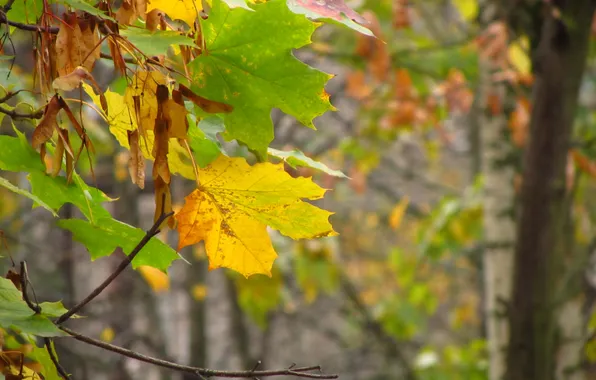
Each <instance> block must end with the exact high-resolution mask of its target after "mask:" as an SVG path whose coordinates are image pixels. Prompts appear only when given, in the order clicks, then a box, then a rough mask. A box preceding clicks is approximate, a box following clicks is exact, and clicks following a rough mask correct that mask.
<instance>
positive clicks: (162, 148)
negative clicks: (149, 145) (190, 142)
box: [152, 84, 171, 184]
mask: <svg viewBox="0 0 596 380" xmlns="http://www.w3.org/2000/svg"><path fill="white" fill-rule="evenodd" d="M156 97H157V102H158V106H157V108H158V111H157V117H156V119H155V128H154V131H153V132H154V134H155V141H154V144H153V152H152V154H153V158H155V162H154V164H153V179H156V178H157V177H161V178H162V179H163V180H164V182H165V183H167V184H169V183H170V181H171V174H170V168H169V166H168V152H169V141H168V140H169V135H168V134H169V133H168V122H167V119H166V118H165V115H164V112H163V104H164V103H165V102H167V101H168V100H169V99H168V97H169V92H168V88H167V87H166V86H164V85H161V84H160V85H158V86H157V91H156Z"/></svg>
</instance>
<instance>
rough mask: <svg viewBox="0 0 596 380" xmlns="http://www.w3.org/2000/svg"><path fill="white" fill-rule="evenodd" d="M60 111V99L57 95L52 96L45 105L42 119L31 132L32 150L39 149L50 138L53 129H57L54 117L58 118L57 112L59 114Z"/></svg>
mask: <svg viewBox="0 0 596 380" xmlns="http://www.w3.org/2000/svg"><path fill="white" fill-rule="evenodd" d="M61 109H62V102H61V101H60V97H59V96H58V95H54V96H53V97H52V99H50V101H49V103H48V104H47V105H46V109H45V111H44V114H43V117H42V118H41V120H40V121H39V124H37V127H36V128H35V130H34V131H33V136H32V139H31V145H32V146H33V149H39V148H41V146H42V145H43V144H45V143H46V142H47V141H48V140H49V139H50V138H52V134H53V133H54V129H56V128H58V123H57V122H56V117H57V116H58V112H60V110H61Z"/></svg>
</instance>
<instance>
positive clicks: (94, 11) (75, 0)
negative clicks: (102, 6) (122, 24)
mask: <svg viewBox="0 0 596 380" xmlns="http://www.w3.org/2000/svg"><path fill="white" fill-rule="evenodd" d="M62 1H63V2H64V3H65V4H66V5H68V6H70V7H71V8H74V9H77V10H80V11H84V12H87V13H89V14H90V15H94V16H98V17H101V18H103V19H105V20H110V21H114V22H115V21H116V20H114V19H113V18H112V17H110V16H108V15H107V14H105V13H104V12H102V11H100V10H99V9H98V8H96V7H94V6H93V5H91V4H89V3H87V2H85V1H84V0H62Z"/></svg>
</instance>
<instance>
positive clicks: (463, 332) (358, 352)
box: [0, 0, 596, 380]
mask: <svg viewBox="0 0 596 380" xmlns="http://www.w3.org/2000/svg"><path fill="white" fill-rule="evenodd" d="M347 3H348V4H349V5H350V6H351V7H353V8H354V9H355V10H357V11H358V12H359V13H360V14H362V15H363V16H364V17H365V18H366V19H367V20H369V21H370V28H371V30H373V32H374V33H375V34H376V35H377V36H378V37H379V38H378V39H374V38H371V37H366V36H363V35H360V34H358V33H355V32H354V31H352V30H349V29H347V28H344V27H343V26H341V25H333V24H331V25H329V24H325V25H323V26H321V27H320V28H319V30H318V31H317V32H316V34H315V36H314V43H313V44H312V45H311V46H310V47H308V48H305V49H302V50H300V51H297V52H296V53H295V54H296V55H297V56H298V57H299V58H300V59H301V60H303V61H304V62H306V63H308V64H309V65H311V66H314V67H316V68H318V69H321V70H323V71H326V72H328V73H332V74H334V75H335V77H334V79H332V80H331V81H330V82H329V84H328V86H327V91H328V92H329V94H330V96H331V102H332V104H333V105H334V106H335V107H336V108H337V111H336V112H331V113H328V114H326V115H324V116H322V117H320V118H318V119H317V120H315V125H316V126H317V128H318V130H317V131H313V130H309V129H308V128H305V127H304V126H301V125H300V124H299V123H297V122H296V121H295V120H294V119H293V118H291V117H288V116H286V115H284V114H282V113H281V112H277V111H274V112H273V113H272V118H273V120H274V123H275V134H276V137H275V141H274V142H273V144H272V147H274V148H277V149H281V150H290V149H294V148H297V149H300V150H302V151H303V152H305V153H306V154H307V155H308V156H309V157H311V158H314V159H317V160H320V161H322V162H324V163H325V164H326V165H328V166H329V167H331V168H333V169H337V170H341V171H343V172H344V173H345V174H346V175H347V176H349V177H350V179H344V178H339V177H334V176H330V175H328V174H325V173H322V172H317V171H313V170H305V169H293V168H290V167H288V170H289V171H290V173H292V175H302V176H313V179H314V181H315V182H316V183H318V184H319V185H321V186H323V187H325V188H327V189H330V190H331V191H329V192H328V194H327V195H326V197H325V199H324V200H322V201H320V202H318V203H317V204H318V205H320V206H321V207H323V208H325V209H328V210H331V211H333V212H335V214H334V215H333V216H332V219H331V220H332V223H333V226H334V228H335V229H336V231H338V232H339V236H337V237H333V238H324V239H318V240H313V241H293V240H291V239H288V238H285V237H283V236H281V235H279V234H277V233H276V232H275V231H271V235H272V237H273V240H274V244H275V246H276V249H277V251H278V253H279V258H278V260H277V261H276V262H275V266H274V271H273V277H272V278H268V277H265V276H253V277H251V278H249V279H245V278H244V277H241V276H239V275H237V274H236V273H233V272H231V271H228V270H215V271H209V270H208V263H207V260H206V256H205V252H204V250H203V249H202V247H197V248H193V249H185V250H183V251H182V252H181V254H182V256H183V257H184V258H185V259H186V260H187V261H188V262H189V263H185V262H184V261H182V260H178V261H175V262H174V264H173V266H172V267H171V268H170V270H169V273H168V276H164V275H162V274H161V273H159V272H157V271H154V270H151V268H142V269H141V270H139V271H133V270H132V269H128V270H127V272H125V273H124V274H123V275H122V276H120V277H119V278H118V279H117V280H116V281H115V282H114V283H113V284H112V285H111V286H110V287H109V288H108V289H107V290H106V291H105V292H104V293H103V294H102V295H101V296H100V297H99V298H98V299H97V300H96V301H95V302H94V303H92V304H90V305H89V306H88V307H87V308H85V310H84V314H85V315H86V316H87V318H84V319H81V320H73V321H71V322H69V323H70V324H71V325H72V326H73V328H74V329H76V330H80V331H82V332H84V333H86V334H88V335H91V336H95V337H100V338H101V339H102V340H105V341H108V342H111V343H114V344H117V345H120V346H123V347H127V348H131V349H134V350H136V351H139V352H142V353H146V354H150V355H155V356H159V357H162V358H167V359H170V360H174V361H177V362H180V363H186V364H192V365H195V366H202V367H209V368H216V369H250V368H254V367H256V366H258V368H259V369H268V368H283V367H288V366H290V365H292V364H293V363H296V364H297V365H321V366H322V368H323V370H324V371H325V372H326V373H337V374H339V375H340V378H341V379H345V380H352V379H354V380H355V379H366V380H384V379H387V380H388V379H407V380H414V379H421V380H422V379H436V380H440V379H471V380H475V379H479V380H481V379H488V378H489V355H488V352H489V349H490V342H489V341H488V340H487V334H488V330H489V325H490V323H488V321H487V313H486V312H485V308H486V297H487V296H486V295H487V292H493V294H494V292H495V290H494V287H497V288H498V285H495V284H498V282H499V281H500V278H499V276H503V275H507V274H509V275H510V268H508V267H506V266H505V267H503V268H501V267H499V262H498V256H494V257H497V262H495V261H494V260H493V261H491V259H486V255H487V254H490V252H497V253H499V252H501V253H506V252H510V251H511V250H512V241H513V234H514V232H513V231H514V226H515V224H514V220H513V217H512V216H511V212H510V211H511V210H510V209H511V208H512V207H513V206H512V205H513V199H514V197H515V192H516V183H517V181H518V180H519V174H518V173H519V170H520V162H521V153H520V152H521V151H522V149H523V146H524V142H525V136H526V130H527V124H528V121H529V103H530V98H531V90H530V88H531V87H530V85H531V81H532V79H531V75H530V60H529V58H528V46H527V45H528V41H527V39H524V38H523V37H520V38H517V37H516V36H509V35H507V30H506V29H502V28H500V27H499V24H497V23H495V22H494V21H492V20H491V16H490V10H486V9H485V8H484V7H485V5H486V4H485V2H483V1H481V0H478V1H476V0H434V1H423V0H409V1H406V0H368V1H367V0H355V1H347ZM486 3H488V2H486ZM487 14H489V15H488V16H486V17H484V15H487ZM13 42H14V44H15V49H16V51H17V53H18V52H19V51H20V52H22V54H17V57H18V59H17V61H16V63H15V65H14V66H13V67H11V66H10V65H9V62H8V63H7V62H6V61H2V62H0V71H1V72H0V76H1V78H2V79H1V80H0V82H3V85H4V86H8V85H10V84H17V85H18V86H19V87H27V86H29V87H30V85H31V83H32V81H33V77H32V75H31V73H32V70H33V59H32V57H31V54H30V51H31V50H30V49H31V42H32V41H31V35H30V34H28V33H27V32H15V34H13ZM592 44H593V42H592ZM592 53H593V52H592ZM595 63H596V62H595V60H594V55H593V54H591V55H590V57H589V62H588V68H587V70H586V73H585V75H584V79H583V82H582V83H583V84H582V91H581V96H580V108H579V110H578V113H577V116H576V125H575V130H574V138H576V139H578V140H581V141H584V142H585V141H594V137H596V132H595V131H596V130H595V129H594V128H593V127H591V126H592V124H593V123H594V117H595V115H596V114H595V109H596V98H595V97H594V85H595V83H596V82H595V81H596V76H595V75H594V74H595V73H596V64H595ZM487 65H490V66H491V68H490V70H488V69H486V66H487ZM495 67H496V69H495ZM9 70H11V75H10V76H8V77H7V74H8V72H9ZM93 75H94V77H95V78H96V79H97V80H98V81H99V82H100V84H101V85H102V86H104V88H105V87H108V86H109V87H110V88H112V89H116V90H117V89H118V88H119V86H120V87H121V86H123V85H125V83H123V82H122V81H120V80H116V81H114V80H113V78H115V77H116V75H115V73H114V69H113V64H112V62H110V61H107V60H101V61H98V63H97V64H96V67H95V70H94V73H93ZM487 83H488V84H489V85H490V86H495V84H496V85H497V86H500V87H499V91H501V92H502V93H503V96H502V98H501V99H504V100H503V101H501V102H499V103H497V102H495V101H491V99H490V97H489V98H488V99H487V98H486V96H485V92H484V91H483V87H485V86H487ZM24 84H25V85H26V86H24ZM11 101H16V102H19V101H27V102H31V101H32V100H31V99H30V98H29V95H28V94H27V93H23V94H22V97H21V98H19V99H16V100H15V99H13V100H11ZM11 105H15V104H14V103H13V104H11ZM0 116H2V115H0ZM86 117H87V118H88V120H89V121H88V122H86V125H87V129H88V131H89V133H90V135H91V136H92V139H93V141H94V144H95V146H96V149H97V155H96V157H95V160H96V162H95V174H96V178H97V179H96V180H97V187H99V188H100V189H101V190H103V191H104V192H106V194H108V195H109V196H111V197H117V198H118V200H117V201H115V202H113V203H110V204H109V205H107V207H108V208H109V209H110V211H111V212H112V214H113V215H114V217H115V218H117V219H119V220H122V221H124V222H127V223H129V224H131V225H134V226H140V227H141V228H144V229H147V228H149V227H150V225H151V222H152V220H153V219H152V215H153V212H154V200H153V189H152V184H151V183H150V182H148V183H147V186H146V188H145V189H144V190H140V189H138V187H136V186H135V185H134V184H132V183H131V182H130V179H129V177H128V168H127V162H128V151H127V150H125V149H123V148H121V147H120V146H119V145H118V144H117V142H116V140H115V139H114V138H113V137H112V136H111V135H110V134H109V132H108V130H107V128H106V127H105V125H102V124H101V122H100V120H97V117H96V115H94V114H93V113H92V112H89V113H88V115H86ZM93 120H95V121H96V122H95V123H94V122H93ZM27 123H29V122H28V121H22V120H19V121H18V123H17V125H18V126H19V128H22V130H28V131H29V133H30V131H31V130H32V125H26V124H27ZM11 129H12V127H11V123H10V121H9V120H8V118H6V119H5V120H4V122H3V123H2V127H1V132H2V133H11ZM225 149H226V150H227V151H228V152H230V153H234V154H240V153H242V152H244V151H243V148H241V147H239V146H237V145H235V144H234V143H225ZM495 157H497V158H495ZM594 159H596V150H591V149H589V148H586V149H582V150H577V151H576V152H575V153H574V155H573V156H570V160H569V162H570V164H569V170H568V171H569V180H570V181H572V182H573V183H574V186H575V198H574V204H573V210H574V213H575V214H574V215H575V216H574V217H575V218H576V220H577V221H578V227H577V228H576V231H575V232H574V238H575V239H576V241H577V244H578V245H579V246H581V247H586V249H588V247H591V245H592V240H593V239H594V238H593V234H590V231H593V228H594V217H595V216H596V214H595V211H596V209H595V206H596V205H594V201H593V198H592V200H591V199H590V197H589V195H590V194H591V193H592V192H593V190H594V184H595V183H594V177H596V161H594ZM496 161H499V162H498V163H497V164H495V162H496ZM487 162H488V164H487ZM81 163H82V164H83V165H84V163H85V160H81ZM81 170H82V172H83V173H85V168H84V167H83V168H82V169H81ZM148 170H151V169H150V168H148ZM87 172H88V170H87ZM87 174H89V173H87ZM2 176H5V177H6V178H10V179H11V180H14V181H17V182H18V181H19V174H14V173H2ZM147 178H150V176H147ZM173 181H174V182H173V185H172V187H173V199H174V203H175V208H176V207H180V206H181V204H182V202H183V196H184V194H187V193H188V192H189V190H190V189H192V186H193V184H192V183H189V182H188V181H184V180H183V179H181V178H176V179H174V180H173ZM15 183H16V182H15ZM491 186H493V187H492V188H491ZM487 188H488V189H489V190H491V189H492V190H494V191H493V192H490V191H489V192H488V193H487V192H486V189H487ZM74 213H76V210H75V208H74V207H72V206H70V205H65V206H64V207H63V208H62V209H61V210H60V214H61V217H71V216H73V214H74ZM0 230H2V231H3V233H4V237H5V240H6V242H7V243H8V249H9V251H10V254H11V256H12V257H13V258H14V259H15V260H21V259H25V260H27V263H28V266H29V273H30V277H31V281H32V283H33V286H34V288H35V291H36V293H37V297H38V298H39V299H42V300H58V299H61V300H62V301H63V302H64V304H65V305H67V306H68V305H72V304H74V303H75V302H76V301H77V300H79V299H81V298H82V297H84V296H85V295H86V294H88V292H89V291H90V290H92V289H93V288H94V287H95V286H96V285H97V284H98V283H99V282H101V281H102V280H103V279H104V278H105V277H106V276H107V275H108V274H109V273H111V272H112V270H113V269H114V268H115V267H116V266H117V265H118V264H119V263H120V261H121V259H122V257H123V254H122V252H116V253H115V254H113V255H111V256H110V257H106V258H102V259H99V260H96V261H94V262H91V261H90V259H89V255H88V253H87V252H86V250H85V249H84V247H83V246H81V245H79V244H78V243H77V242H75V241H73V240H72V236H71V234H70V233H69V232H67V231H64V230H61V229H59V228H58V227H57V226H56V225H55V222H54V219H53V218H52V216H51V215H49V214H48V213H47V212H45V211H44V210H38V209H35V210H33V211H32V210H31V202H30V201H29V200H26V199H24V198H22V197H18V196H17V195H15V194H13V193H11V192H8V191H6V190H4V189H3V188H0ZM161 238H162V239H166V240H167V241H168V242H170V243H171V245H172V246H176V244H177V242H176V238H175V237H174V236H173V234H171V236H170V235H169V234H167V233H163V234H162V235H161ZM1 253H2V254H4V253H5V252H1ZM591 254H592V252H590V255H591ZM590 257H591V256H590ZM504 264H505V263H504ZM9 266H10V261H9V260H8V259H6V258H3V259H2V260H1V261H0V269H1V271H2V273H5V272H6V270H7V269H8V267H9ZM495 268H496V269H495ZM588 269H589V268H588ZM57 273H60V276H57V275H56V274H57ZM586 279H587V281H586V285H585V286H586V287H585V292H584V296H583V297H582V299H581V300H580V301H578V302H579V303H578V304H576V305H575V306H573V307H575V309H572V311H571V314H569V315H571V317H570V319H569V321H573V320H578V321H581V325H582V326H588V327H587V329H589V328H590V325H589V324H588V322H589V320H590V316H591V298H592V296H591V295H590V294H592V293H593V292H590V289H591V277H590V275H589V273H588V275H587V276H586ZM497 293H498V290H497ZM570 323H571V322H570ZM583 329H584V330H582V331H583V332H584V333H585V336H589V331H587V330H585V329H586V328H585V327H583ZM588 343H589V342H588ZM580 348H581V349H583V346H582V347H580ZM57 350H58V353H59V355H60V361H61V362H62V364H63V366H64V367H65V368H68V369H69V371H71V372H72V373H73V378H75V379H81V380H82V379H99V380H104V379H105V380H120V379H122V380H124V379H131V380H133V379H151V380H153V379H155V380H158V379H184V375H182V374H177V373H173V372H169V371H165V370H162V369H158V368H155V367H151V366H149V365H145V364H142V363H139V362H136V361H133V360H130V359H126V358H123V357H120V356H117V355H113V354H111V353H107V352H102V351H100V350H96V349H94V348H92V347H89V346H86V345H83V344H81V343H78V342H72V341H70V340H68V341H67V340H64V339H58V340H57ZM586 352H587V357H588V359H587V360H588V361H589V360H590V357H591V358H593V359H594V358H596V354H595V352H594V349H593V348H592V347H591V346H590V345H588V346H587V351H586ZM258 363H260V364H258Z"/></svg>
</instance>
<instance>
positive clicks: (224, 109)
mask: <svg viewBox="0 0 596 380" xmlns="http://www.w3.org/2000/svg"><path fill="white" fill-rule="evenodd" d="M178 90H179V91H180V94H182V96H184V97H185V98H187V99H188V100H190V101H191V102H193V103H194V104H195V105H197V106H198V107H199V108H201V109H202V110H203V111H205V112H207V113H229V112H232V111H233V110H234V107H233V106H231V105H230V104H226V103H221V102H216V101H214V100H209V99H206V98H203V97H202V96H199V95H197V94H195V93H194V92H192V91H191V90H190V89H189V88H188V87H186V86H185V85H183V84H180V85H179V86H178Z"/></svg>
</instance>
